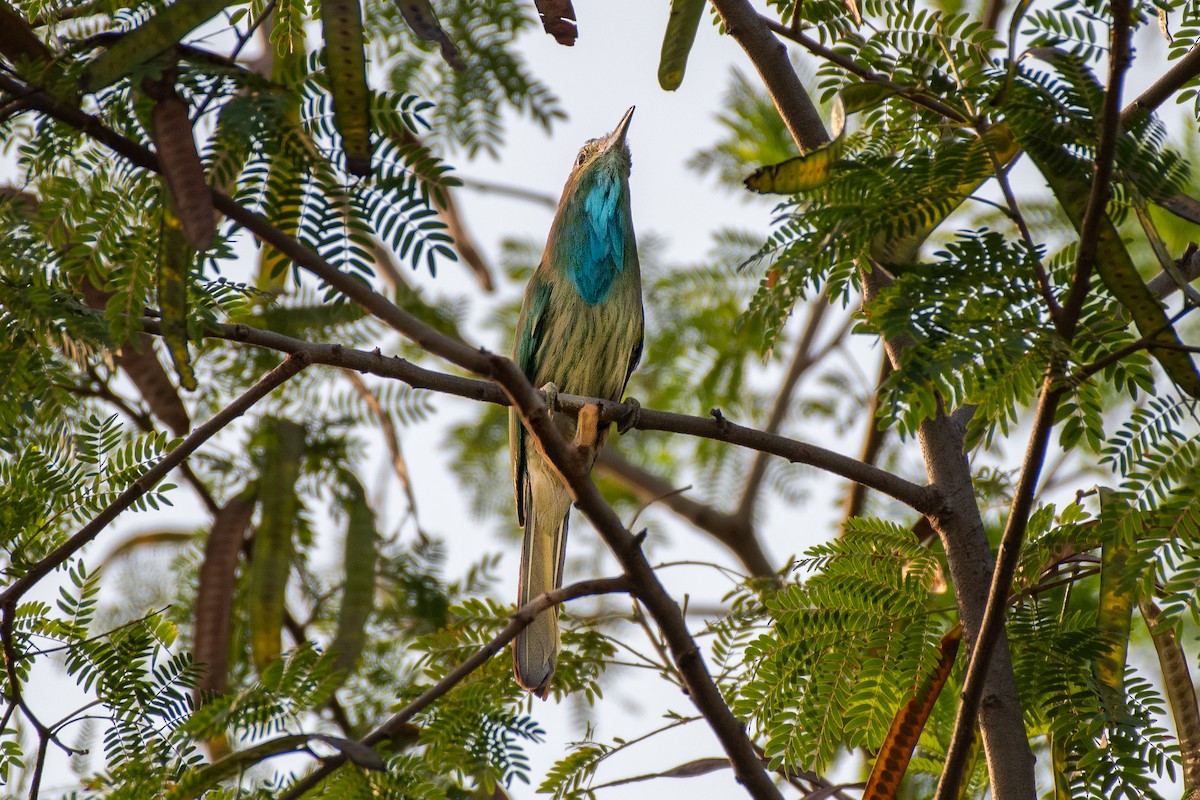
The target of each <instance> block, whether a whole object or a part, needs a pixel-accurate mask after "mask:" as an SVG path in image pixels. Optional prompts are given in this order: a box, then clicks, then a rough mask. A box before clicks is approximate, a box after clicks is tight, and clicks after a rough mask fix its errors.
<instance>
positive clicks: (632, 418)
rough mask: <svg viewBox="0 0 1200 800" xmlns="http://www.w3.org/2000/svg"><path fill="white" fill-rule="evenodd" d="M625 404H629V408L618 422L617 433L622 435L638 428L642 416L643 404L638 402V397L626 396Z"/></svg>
mask: <svg viewBox="0 0 1200 800" xmlns="http://www.w3.org/2000/svg"><path fill="white" fill-rule="evenodd" d="M625 405H627V406H629V410H628V411H626V412H625V416H623V417H622V418H621V419H620V421H618V422H617V433H619V434H622V435H624V434H626V433H629V432H630V431H631V430H633V429H634V428H636V427H637V425H638V422H639V421H640V420H641V418H642V404H641V403H639V402H638V400H637V398H636V397H626V398H625Z"/></svg>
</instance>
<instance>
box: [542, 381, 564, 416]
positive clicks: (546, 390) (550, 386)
mask: <svg viewBox="0 0 1200 800" xmlns="http://www.w3.org/2000/svg"><path fill="white" fill-rule="evenodd" d="M542 394H544V395H545V396H546V411H548V412H549V413H550V416H552V417H553V416H554V415H555V414H557V413H558V412H559V410H560V408H559V405H558V386H557V384H555V383H554V382H553V381H550V382H547V383H546V385H545V386H543V387H542Z"/></svg>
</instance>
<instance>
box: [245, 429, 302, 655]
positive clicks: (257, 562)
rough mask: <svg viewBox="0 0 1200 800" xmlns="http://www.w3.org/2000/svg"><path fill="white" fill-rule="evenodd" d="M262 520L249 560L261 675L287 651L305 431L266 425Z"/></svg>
mask: <svg viewBox="0 0 1200 800" xmlns="http://www.w3.org/2000/svg"><path fill="white" fill-rule="evenodd" d="M262 434H263V447H264V450H265V453H264V458H263V466H262V478H261V480H260V485H261V486H262V519H261V521H260V523H259V526H258V530H256V531H255V533H254V550H253V552H252V554H251V559H250V579H249V583H250V586H249V607H250V655H251V657H252V658H253V659H254V666H255V669H257V670H258V672H259V674H260V675H261V674H262V673H263V671H264V670H266V669H267V668H268V667H269V666H271V664H272V663H273V662H275V661H277V660H278V659H279V656H280V654H281V653H282V652H283V644H282V633H281V631H282V629H283V617H284V598H285V594H286V592H287V582H288V576H289V575H290V574H291V568H292V554H293V552H294V545H293V537H294V534H295V528H296V524H295V523H296V516H297V513H298V512H299V510H300V498H299V497H298V496H297V494H296V481H297V480H298V479H299V477H300V462H301V459H303V457H304V449H305V438H304V426H302V425H298V424H297V423H295V422H292V421H290V420H285V419H277V418H274V417H272V418H269V419H266V420H263V430H262Z"/></svg>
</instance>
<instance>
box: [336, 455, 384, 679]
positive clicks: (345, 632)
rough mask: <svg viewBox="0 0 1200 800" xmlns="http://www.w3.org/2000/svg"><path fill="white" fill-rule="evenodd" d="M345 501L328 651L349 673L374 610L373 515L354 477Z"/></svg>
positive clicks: (350, 478) (347, 478)
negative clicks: (338, 600) (342, 576)
mask: <svg viewBox="0 0 1200 800" xmlns="http://www.w3.org/2000/svg"><path fill="white" fill-rule="evenodd" d="M344 483H345V490H346V499H345V503H344V507H345V510H346V516H347V522H346V547H345V558H344V559H343V560H344V562H345V571H346V582H345V584H344V585H343V588H342V606H341V609H340V610H339V611H338V622H337V633H336V634H335V635H334V637H333V643H332V644H331V645H330V649H331V650H332V651H333V653H334V654H335V656H334V658H335V661H334V666H335V667H336V668H337V669H340V670H345V671H346V673H347V674H348V673H349V672H350V671H351V670H352V669H354V665H355V664H356V663H357V662H358V657H359V656H360V655H361V654H362V650H363V644H364V637H365V635H366V626H367V620H369V619H370V617H371V612H372V611H373V610H374V607H375V563H376V560H377V553H376V546H375V545H376V540H377V536H376V528H375V514H374V512H372V511H371V507H370V506H369V505H367V498H366V494H365V492H363V488H362V484H360V483H359V482H358V479H357V478H355V477H354V476H353V475H349V474H347V475H346V476H345V479H344Z"/></svg>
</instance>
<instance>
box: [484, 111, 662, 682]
mask: <svg viewBox="0 0 1200 800" xmlns="http://www.w3.org/2000/svg"><path fill="white" fill-rule="evenodd" d="M632 118H633V109H632V108H630V109H629V110H628V111H626V112H625V116H624V117H622V118H621V121H620V123H618V124H617V128H616V130H614V131H613V132H612V133H610V134H609V135H608V136H605V137H603V138H600V139H592V140H590V141H589V142H587V143H586V144H585V145H584V146H583V149H582V150H580V151H579V155H578V156H577V157H576V159H575V164H574V166H573V168H572V169H571V175H570V177H568V178H567V185H566V187H565V188H564V189H563V194H562V199H561V200H559V203H558V211H557V212H556V213H555V215H554V222H553V224H552V225H551V226H550V233H549V235H548V237H547V239H546V249H545V251H544V252H543V254H542V260H541V263H540V264H538V267H537V269H536V270H534V272H533V276H532V277H531V278H530V280H529V286H528V287H527V288H526V290H525V302H524V304H523V306H522V308H521V316H520V318H519V319H518V321H517V336H516V344H515V347H514V354H513V359H514V360H515V361H516V363H517V366H519V367H520V368H521V370H522V371H523V372H524V373H525V376H526V377H527V378H528V379H529V381H530V383H532V384H533V385H534V386H535V387H546V388H547V389H548V394H554V393H556V392H562V393H565V394H573V395H582V396H585V397H597V398H601V399H603V400H612V401H618V400H620V399H621V395H622V393H623V392H624V391H625V385H626V383H628V381H629V375H630V373H632V372H633V369H634V367H636V366H637V363H638V359H639V358H640V357H641V354H642V332H643V315H642V279H641V272H640V270H639V268H638V257H637V243H636V242H635V240H634V235H633V218H632V216H631V214H630V208H629V171H630V163H631V160H630V155H629V147H628V145H627V144H626V143H625V134H626V132H627V131H628V129H629V122H630V120H631V119H632ZM547 384H553V386H547ZM552 419H553V421H554V424H555V425H557V427H558V430H559V431H560V432H561V433H562V435H563V436H564V437H565V438H566V439H567V440H568V441H570V440H572V439H574V438H575V436H576V421H575V420H574V419H572V418H571V417H570V416H568V415H567V414H554V415H553V417H552ZM607 431H608V426H607V425H606V426H604V427H603V429H602V430H600V431H598V439H597V441H596V442H595V447H594V448H592V449H591V454H592V458H593V459H594V457H595V453H596V451H597V450H598V449H599V447H600V446H602V445H603V444H604V439H605V436H606V435H607ZM508 432H509V450H510V455H511V457H512V469H513V487H514V489H515V492H516V499H517V520H518V522H519V523H520V524H521V525H522V526H523V527H524V530H525V538H524V543H523V546H522V550H521V577H520V593H519V597H518V604H519V605H524V604H525V603H527V602H529V601H530V600H532V599H533V598H535V597H537V596H538V595H540V594H542V593H544V592H549V591H553V590H554V589H557V588H559V587H560V586H561V585H562V570H563V556H564V552H565V548H566V543H567V523H568V518H569V515H570V511H571V495H570V493H569V492H568V491H567V487H566V486H564V485H563V483H562V481H561V480H560V479H559V477H558V475H557V473H556V472H555V471H554V469H553V468H552V467H551V466H550V465H549V464H547V463H546V462H545V460H544V459H543V458H542V456H541V454H540V453H539V452H538V451H537V449H536V448H535V447H533V443H532V442H531V441H530V439H529V434H528V432H527V431H526V430H525V428H524V427H523V426H522V424H521V420H520V419H519V418H518V416H517V414H516V412H515V411H511V410H510V412H509V423H508ZM589 466H590V465H589ZM558 649H559V636H558V611H557V609H555V608H551V609H549V610H547V611H543V612H542V613H541V614H539V615H538V616H537V618H535V619H534V621H533V623H532V624H530V625H529V627H527V628H526V629H525V630H523V631H522V632H521V633H520V634H519V635H518V636H517V638H516V640H515V641H514V642H513V671H514V673H515V674H516V678H517V682H518V683H520V684H521V686H523V687H525V688H526V689H528V690H529V691H531V692H533V693H534V694H536V695H537V696H538V697H545V696H546V692H547V690H548V688H549V685H550V678H551V676H552V675H553V674H554V664H555V661H556V659H557V657H558Z"/></svg>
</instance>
